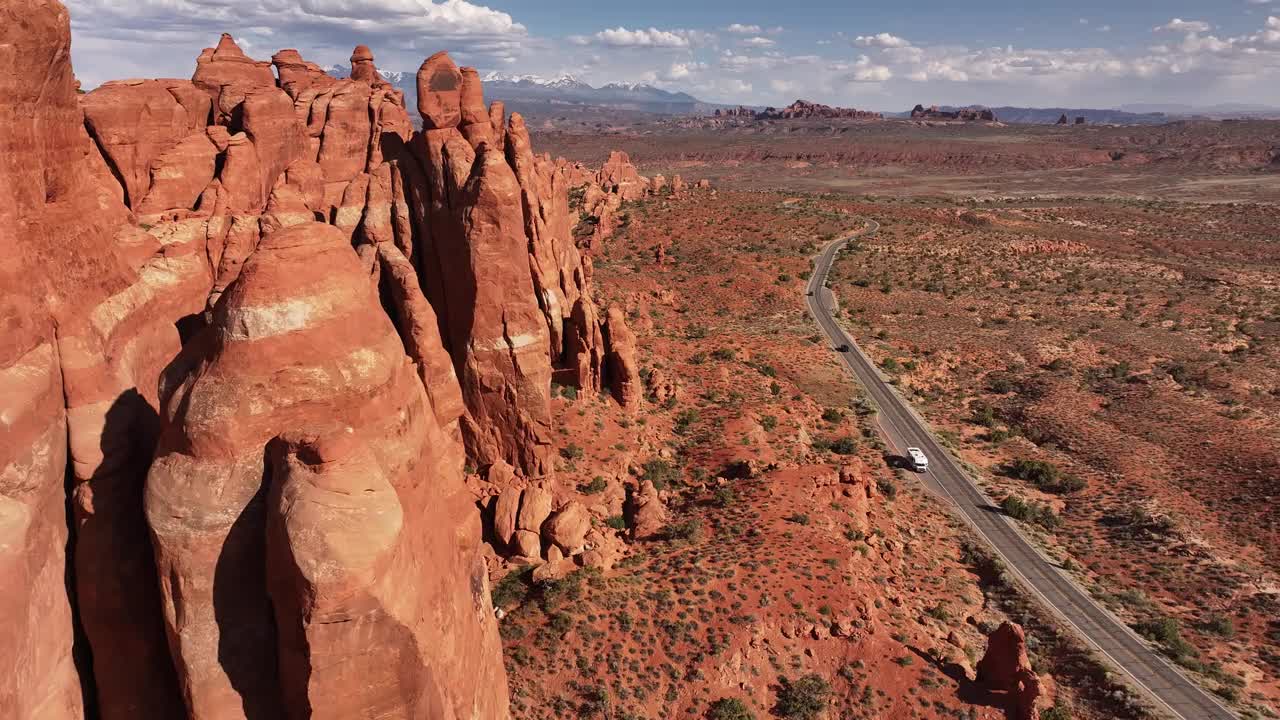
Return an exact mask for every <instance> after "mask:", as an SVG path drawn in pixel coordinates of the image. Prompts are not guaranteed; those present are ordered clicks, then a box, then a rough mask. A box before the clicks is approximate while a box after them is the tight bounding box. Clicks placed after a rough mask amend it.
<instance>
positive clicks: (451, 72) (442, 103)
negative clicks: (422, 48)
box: [418, 52, 462, 130]
mask: <svg viewBox="0 0 1280 720" xmlns="http://www.w3.org/2000/svg"><path fill="white" fill-rule="evenodd" d="M418 112H419V113H420V114H421V115H422V126H423V127H424V128H425V129H427V130H440V129H444V128H453V127H458V123H459V122H460V121H461V120H462V73H461V72H460V71H459V70H458V66H457V65H454V64H453V60H452V59H451V58H450V57H449V55H448V53H443V52H438V53H436V54H435V55H432V56H431V57H429V58H427V59H426V60H424V61H423V63H422V67H420V68H418Z"/></svg>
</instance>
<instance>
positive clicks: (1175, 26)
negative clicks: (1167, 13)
mask: <svg viewBox="0 0 1280 720" xmlns="http://www.w3.org/2000/svg"><path fill="white" fill-rule="evenodd" d="M1210 29H1212V26H1211V25H1209V23H1207V22H1204V21H1203V20H1183V19H1182V18H1174V19H1172V20H1170V21H1169V22H1167V23H1165V24H1163V25H1158V26H1156V27H1154V28H1152V31H1153V32H1159V31H1161V30H1168V31H1169V32H1188V33H1203V32H1209V30H1210Z"/></svg>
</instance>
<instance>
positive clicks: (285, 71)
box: [271, 48, 333, 99]
mask: <svg viewBox="0 0 1280 720" xmlns="http://www.w3.org/2000/svg"><path fill="white" fill-rule="evenodd" d="M271 64H272V65H274V66H275V68H276V74H277V75H278V76H279V77H280V89H281V90H284V91H285V92H287V93H289V97H291V98H294V99H297V98H298V96H299V95H301V94H302V93H303V92H305V91H307V90H309V89H311V88H317V89H320V88H325V87H328V86H329V85H332V84H333V78H332V77H330V76H329V74H328V73H326V72H325V71H324V68H321V67H320V66H319V65H316V64H315V63H312V62H307V61H306V60H303V59H302V55H301V54H299V53H298V51H297V50H294V49H292V48H290V49H287V50H281V51H280V52H278V53H276V54H275V55H272V56H271Z"/></svg>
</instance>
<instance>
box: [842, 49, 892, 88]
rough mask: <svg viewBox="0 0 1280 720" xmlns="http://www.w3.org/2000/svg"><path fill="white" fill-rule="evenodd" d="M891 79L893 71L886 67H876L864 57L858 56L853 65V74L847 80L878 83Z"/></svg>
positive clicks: (869, 59)
mask: <svg viewBox="0 0 1280 720" xmlns="http://www.w3.org/2000/svg"><path fill="white" fill-rule="evenodd" d="M892 77H893V71H891V70H890V69H889V68H888V67H887V66H885V65H877V64H875V63H874V62H872V61H871V58H869V57H867V56H866V55H860V56H858V61H857V62H856V63H854V64H853V72H852V73H851V74H850V75H849V76H848V78H847V79H849V80H852V81H853V82H860V83H878V82H884V81H886V80H888V79H889V78H892Z"/></svg>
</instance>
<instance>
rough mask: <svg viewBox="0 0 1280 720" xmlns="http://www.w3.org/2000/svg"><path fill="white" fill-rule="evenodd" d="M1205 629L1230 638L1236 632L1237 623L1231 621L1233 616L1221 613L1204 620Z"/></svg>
mask: <svg viewBox="0 0 1280 720" xmlns="http://www.w3.org/2000/svg"><path fill="white" fill-rule="evenodd" d="M1203 627H1204V631H1205V632H1207V633H1210V634H1212V635H1217V636H1219V637H1224V638H1229V637H1234V636H1235V634H1236V626H1235V623H1233V622H1231V618H1229V617H1227V616H1226V615H1222V614H1220V613H1214V614H1212V615H1210V616H1209V617H1208V618H1207V619H1206V620H1205V621H1204V626H1203Z"/></svg>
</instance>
